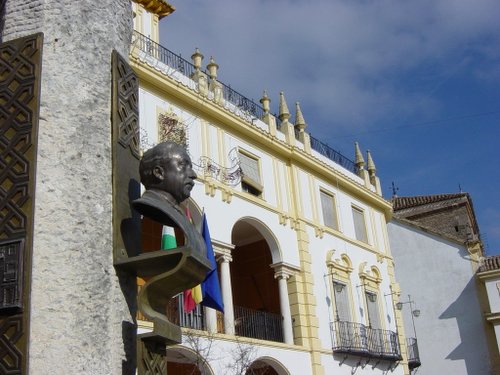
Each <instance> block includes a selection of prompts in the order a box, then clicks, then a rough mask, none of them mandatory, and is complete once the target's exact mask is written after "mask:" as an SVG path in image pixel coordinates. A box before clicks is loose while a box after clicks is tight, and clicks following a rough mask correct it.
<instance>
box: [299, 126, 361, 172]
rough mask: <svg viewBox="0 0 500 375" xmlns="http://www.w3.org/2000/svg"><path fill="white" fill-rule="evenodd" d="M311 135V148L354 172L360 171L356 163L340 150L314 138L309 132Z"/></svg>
mask: <svg viewBox="0 0 500 375" xmlns="http://www.w3.org/2000/svg"><path fill="white" fill-rule="evenodd" d="M309 137H310V139H311V148H312V149H313V150H315V151H317V152H318V153H319V154H321V155H323V156H325V157H327V158H328V159H330V160H331V161H333V162H335V163H337V164H338V165H340V166H342V167H344V168H345V169H347V170H348V171H350V172H352V173H354V174H356V173H357V172H358V169H357V168H356V164H355V163H354V162H353V161H352V160H351V159H349V158H347V157H345V156H344V155H342V154H341V153H340V152H338V151H335V150H334V149H333V148H331V147H330V146H328V145H327V144H325V143H323V142H321V141H320V140H318V139H316V138H314V137H313V136H312V135H310V134H309Z"/></svg>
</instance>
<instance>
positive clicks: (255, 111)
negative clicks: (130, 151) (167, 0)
mask: <svg viewBox="0 0 500 375" xmlns="http://www.w3.org/2000/svg"><path fill="white" fill-rule="evenodd" d="M132 45H133V47H135V48H138V49H139V50H140V51H142V52H143V53H145V54H147V55H149V56H151V57H153V58H155V59H157V60H159V61H161V62H162V63H164V64H165V65H167V66H169V67H171V68H173V69H175V70H177V71H178V72H180V73H181V74H182V75H184V76H186V77H189V78H191V77H192V76H193V73H194V72H195V67H194V65H193V64H192V63H190V62H189V61H187V60H185V59H184V58H182V57H181V56H180V55H177V54H175V53H173V52H172V51H170V50H168V49H167V48H165V47H163V46H162V45H160V44H158V43H155V42H153V41H152V40H151V39H149V38H148V37H147V36H145V35H142V34H141V33H138V32H137V31H134V34H133V38H132ZM205 73H206V72H205ZM207 75H208V74H207ZM219 83H220V84H221V85H222V93H223V94H222V96H223V97H224V99H225V100H226V101H227V102H229V103H231V104H233V105H234V106H236V107H237V108H239V109H240V110H241V111H243V112H245V113H247V114H248V115H250V116H251V117H256V118H258V119H260V120H262V119H263V117H264V109H263V108H262V107H261V106H260V105H259V104H257V103H255V102H254V101H253V100H252V99H248V98H247V97H245V96H243V95H241V94H240V93H239V92H237V91H235V90H233V89H232V88H231V87H230V86H228V85H226V84H224V83H223V82H220V81H219ZM275 117H277V116H275ZM277 122H278V124H277V125H278V129H280V128H281V127H280V124H279V120H278V119H277ZM310 138H311V148H312V149H313V150H315V151H316V152H318V153H319V154H321V155H323V156H325V157H326V158H328V159H330V160H331V161H333V162H335V163H336V164H339V165H340V166H342V167H344V168H345V169H347V170H349V171H351V172H353V173H356V172H357V170H356V166H355V164H354V162H353V161H352V160H350V159H348V158H347V157H345V156H343V155H342V154H340V153H339V152H338V151H335V150H334V149H332V148H331V147H330V146H328V145H327V144H325V143H322V142H320V141H319V140H317V139H316V138H313V137H312V136H311V137H310Z"/></svg>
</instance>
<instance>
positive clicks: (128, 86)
mask: <svg viewBox="0 0 500 375" xmlns="http://www.w3.org/2000/svg"><path fill="white" fill-rule="evenodd" d="M114 56H115V63H114V66H113V86H114V92H113V94H114V98H115V100H114V103H113V105H114V106H115V107H114V108H113V112H114V113H113V116H114V117H113V118H114V120H115V121H116V123H117V124H118V125H119V128H118V131H119V135H118V142H119V143H120V144H121V145H122V146H123V147H129V148H130V151H131V152H132V154H133V155H134V156H135V157H136V158H137V159H140V139H139V107H138V103H139V97H138V87H139V82H138V80H137V76H136V74H135V73H134V71H133V70H132V68H131V67H130V65H129V64H128V63H127V62H126V60H125V59H124V58H123V57H121V56H120V55H119V54H118V53H116V52H115V55H114Z"/></svg>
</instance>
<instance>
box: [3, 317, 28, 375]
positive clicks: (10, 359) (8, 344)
mask: <svg viewBox="0 0 500 375" xmlns="http://www.w3.org/2000/svg"><path fill="white" fill-rule="evenodd" d="M23 334H24V332H23V318H22V316H21V315H18V316H12V317H9V318H7V319H5V320H4V321H2V323H1V324H0V374H5V375H20V374H21V373H22V372H21V364H22V362H23V353H22V352H21V351H20V350H19V348H18V347H17V345H16V344H18V342H19V341H20V339H21V337H22V336H23Z"/></svg>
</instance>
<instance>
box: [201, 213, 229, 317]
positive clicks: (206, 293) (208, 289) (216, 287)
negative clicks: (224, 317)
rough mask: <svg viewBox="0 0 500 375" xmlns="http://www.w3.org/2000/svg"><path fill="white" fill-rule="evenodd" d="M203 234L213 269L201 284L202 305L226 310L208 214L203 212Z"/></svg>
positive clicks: (222, 310)
mask: <svg viewBox="0 0 500 375" xmlns="http://www.w3.org/2000/svg"><path fill="white" fill-rule="evenodd" d="M201 235H202V236H203V239H204V240H205V245H206V246H207V258H208V260H209V262H210V266H211V269H210V271H208V273H207V276H206V277H205V281H203V283H202V284H201V291H202V293H203V300H202V301H201V305H203V306H206V307H211V308H213V309H215V310H219V311H221V312H224V304H223V303H222V294H221V291H220V283H219V275H218V274H217V262H216V261H215V255H214V249H213V248H212V240H211V239H210V232H209V231H208V223H207V215H206V214H203V227H202V230H201Z"/></svg>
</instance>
